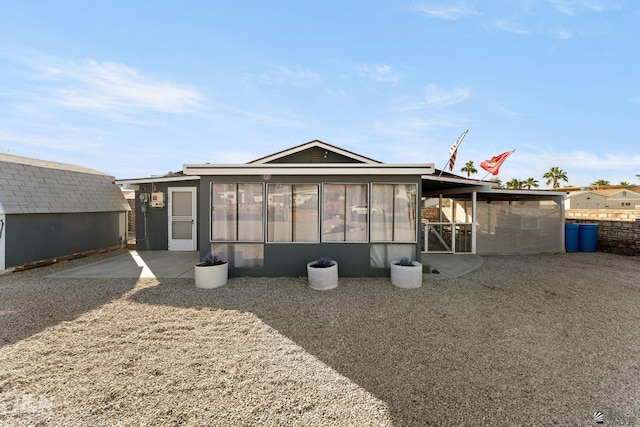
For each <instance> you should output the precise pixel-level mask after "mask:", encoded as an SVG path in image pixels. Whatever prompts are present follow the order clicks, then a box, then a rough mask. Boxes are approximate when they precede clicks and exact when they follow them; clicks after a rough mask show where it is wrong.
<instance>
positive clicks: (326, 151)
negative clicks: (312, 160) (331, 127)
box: [247, 139, 382, 164]
mask: <svg viewBox="0 0 640 427" xmlns="http://www.w3.org/2000/svg"><path fill="white" fill-rule="evenodd" d="M305 151H306V152H310V153H311V152H312V151H313V152H318V153H321V154H322V159H323V160H322V162H324V163H336V158H339V159H340V162H343V163H367V164H381V163H382V162H379V161H378V160H374V159H371V158H369V157H365V156H362V155H360V154H357V153H354V152H352V151H349V150H345V149H343V148H340V147H336V146H335V145H331V144H327V143H326V142H322V141H320V140H317V139H314V140H313V141H309V142H306V143H304V144H300V145H297V146H295V147H291V148H288V149H286V150H282V151H278V152H277V153H273V154H269V155H268V156H264V157H261V158H259V159H256V160H252V161H250V162H247V164H265V163H281V162H283V161H284V160H286V159H287V158H291V157H293V156H294V155H296V154H297V155H298V156H297V157H298V158H299V157H300V154H301V153H303V152H305ZM330 154H331V155H330ZM310 156H311V157H313V154H310ZM324 159H326V160H324Z"/></svg>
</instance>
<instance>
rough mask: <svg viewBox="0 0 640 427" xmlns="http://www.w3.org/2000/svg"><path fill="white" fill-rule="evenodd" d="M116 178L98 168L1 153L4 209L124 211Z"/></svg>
mask: <svg viewBox="0 0 640 427" xmlns="http://www.w3.org/2000/svg"><path fill="white" fill-rule="evenodd" d="M127 210H130V208H129V204H128V203H127V201H126V200H125V198H124V196H123V195H122V191H121V190H120V188H119V187H118V186H117V185H115V183H114V178H113V177H112V176H110V175H107V174H105V173H102V172H99V171H96V170H94V169H89V168H85V167H83V166H78V165H70V164H65V163H58V162H49V161H46V160H38V159H32V158H28V157H21V156H14V155H11V154H3V153H0V213H6V214H32V213H72V212H122V211H127Z"/></svg>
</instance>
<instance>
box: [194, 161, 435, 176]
mask: <svg viewBox="0 0 640 427" xmlns="http://www.w3.org/2000/svg"><path fill="white" fill-rule="evenodd" d="M434 171H435V167H434V164H433V163H431V164H387V163H384V164H363V163H301V164H298V163H279V164H240V165H209V164H204V165H184V166H183V168H182V172H183V173H184V174H185V175H199V176H203V175H218V176H219V175H425V174H433V172H434Z"/></svg>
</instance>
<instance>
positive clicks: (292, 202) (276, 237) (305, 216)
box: [267, 184, 318, 242]
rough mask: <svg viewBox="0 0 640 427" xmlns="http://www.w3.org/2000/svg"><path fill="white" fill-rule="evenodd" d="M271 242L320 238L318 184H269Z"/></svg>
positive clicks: (269, 232) (268, 228) (316, 239)
mask: <svg viewBox="0 0 640 427" xmlns="http://www.w3.org/2000/svg"><path fill="white" fill-rule="evenodd" d="M267 241H269V242H317V241H318V185H317V184H267Z"/></svg>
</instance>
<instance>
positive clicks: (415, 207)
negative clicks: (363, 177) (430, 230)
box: [369, 182, 420, 244]
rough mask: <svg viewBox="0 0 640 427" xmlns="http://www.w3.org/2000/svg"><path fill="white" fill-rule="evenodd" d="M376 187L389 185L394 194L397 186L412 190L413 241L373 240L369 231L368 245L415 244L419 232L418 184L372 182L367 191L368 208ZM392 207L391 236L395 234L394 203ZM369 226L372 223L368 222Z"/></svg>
mask: <svg viewBox="0 0 640 427" xmlns="http://www.w3.org/2000/svg"><path fill="white" fill-rule="evenodd" d="M376 185H391V186H393V188H394V194H395V188H396V186H399V185H403V186H404V185H409V186H412V187H413V189H414V200H413V203H414V204H413V215H414V230H413V240H393V239H394V236H392V238H391V239H392V240H375V239H374V236H373V231H372V230H370V232H369V242H370V243H407V244H417V243H418V234H419V232H420V230H419V228H420V227H419V222H420V221H419V220H420V217H419V212H418V196H419V192H418V190H419V189H418V184H417V183H415V182H372V183H371V184H370V187H371V188H370V191H369V206H371V203H372V200H373V197H374V194H373V193H374V187H375V186H376ZM392 206H393V211H392V214H391V218H392V223H391V230H392V234H395V225H396V213H395V203H392ZM369 209H371V208H369ZM369 223H370V225H369V227H370V229H371V228H373V223H372V222H371V221H369Z"/></svg>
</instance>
